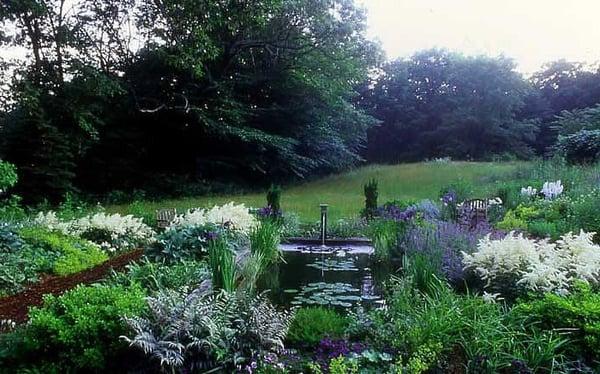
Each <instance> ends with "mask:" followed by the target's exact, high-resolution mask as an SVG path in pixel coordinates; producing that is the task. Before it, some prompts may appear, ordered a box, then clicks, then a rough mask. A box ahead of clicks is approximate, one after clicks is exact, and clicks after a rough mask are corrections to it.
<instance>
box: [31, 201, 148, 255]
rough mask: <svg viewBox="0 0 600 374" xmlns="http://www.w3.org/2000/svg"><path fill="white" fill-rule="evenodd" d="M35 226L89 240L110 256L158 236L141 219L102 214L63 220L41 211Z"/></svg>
mask: <svg viewBox="0 0 600 374" xmlns="http://www.w3.org/2000/svg"><path fill="white" fill-rule="evenodd" d="M34 223H35V224H37V225H39V226H43V227H46V228H48V229H49V230H52V231H60V232H62V233H64V234H67V235H74V236H77V237H80V238H84V239H88V240H90V241H92V242H95V243H97V244H99V245H100V247H101V248H102V249H103V250H105V251H107V252H109V253H115V252H122V251H127V250H131V249H134V248H136V247H142V246H145V245H147V244H150V243H152V242H153V241H154V237H155V234H156V233H155V232H154V230H152V228H150V226H148V225H146V224H145V223H144V222H143V220H142V219H141V218H137V217H134V216H132V215H126V216H122V215H120V214H107V213H103V212H100V213H95V214H92V215H89V216H85V217H81V218H78V219H74V220H62V219H60V218H59V217H58V216H57V215H56V213H55V212H52V211H49V212H45V213H44V212H42V213H39V214H38V215H37V216H36V218H35V220H34Z"/></svg>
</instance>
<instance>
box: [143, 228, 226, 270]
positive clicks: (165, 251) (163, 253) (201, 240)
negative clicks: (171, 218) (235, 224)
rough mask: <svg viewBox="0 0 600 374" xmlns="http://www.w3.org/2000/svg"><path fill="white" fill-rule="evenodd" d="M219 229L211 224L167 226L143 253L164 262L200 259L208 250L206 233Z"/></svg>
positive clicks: (218, 230) (154, 259)
mask: <svg viewBox="0 0 600 374" xmlns="http://www.w3.org/2000/svg"><path fill="white" fill-rule="evenodd" d="M220 231H221V230H220V229H219V228H218V227H216V226H215V225H212V224H206V225H202V226H181V227H173V228H169V229H167V230H165V231H164V232H163V233H161V234H160V235H158V237H157V238H156V241H155V242H154V243H152V244H150V245H149V246H147V247H146V248H145V254H146V256H148V258H150V259H152V260H153V261H157V262H166V263H174V262H178V261H181V260H186V259H187V260H200V259H202V258H203V257H204V256H206V253H207V251H208V249H207V248H208V235H209V234H210V233H216V232H220Z"/></svg>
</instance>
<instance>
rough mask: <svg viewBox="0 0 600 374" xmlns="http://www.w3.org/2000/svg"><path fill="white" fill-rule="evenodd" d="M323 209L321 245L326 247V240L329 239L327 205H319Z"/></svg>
mask: <svg viewBox="0 0 600 374" xmlns="http://www.w3.org/2000/svg"><path fill="white" fill-rule="evenodd" d="M319 206H320V207H321V245H322V246H325V239H326V238H327V207H328V206H329V205H327V204H321V205H319Z"/></svg>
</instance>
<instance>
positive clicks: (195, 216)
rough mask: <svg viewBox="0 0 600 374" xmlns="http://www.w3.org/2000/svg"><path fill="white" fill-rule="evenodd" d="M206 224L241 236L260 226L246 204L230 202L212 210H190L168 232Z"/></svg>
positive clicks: (175, 219)
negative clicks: (218, 226)
mask: <svg viewBox="0 0 600 374" xmlns="http://www.w3.org/2000/svg"><path fill="white" fill-rule="evenodd" d="M206 224H214V225H220V226H223V227H226V228H228V229H231V230H232V231H236V232H238V233H241V234H248V233H249V232H250V231H251V230H252V229H253V228H255V227H256V226H258V224H259V221H258V220H257V219H256V217H255V216H254V215H253V214H251V213H250V210H249V209H248V208H247V207H246V206H245V205H244V204H235V203H233V202H230V203H227V204H225V205H221V206H218V205H215V206H213V207H212V208H210V209H199V208H197V209H190V210H188V211H187V212H186V213H184V214H181V215H178V216H176V217H175V218H174V219H173V222H172V223H171V225H170V226H169V227H168V228H167V230H171V229H175V228H179V227H184V226H204V225H206Z"/></svg>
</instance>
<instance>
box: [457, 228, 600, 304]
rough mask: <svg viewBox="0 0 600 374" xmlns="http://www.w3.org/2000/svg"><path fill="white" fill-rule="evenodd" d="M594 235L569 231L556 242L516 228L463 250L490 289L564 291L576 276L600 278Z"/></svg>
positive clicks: (599, 254) (589, 279)
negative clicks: (497, 237)
mask: <svg viewBox="0 0 600 374" xmlns="http://www.w3.org/2000/svg"><path fill="white" fill-rule="evenodd" d="M593 236H594V233H586V232H584V231H580V233H579V234H578V235H574V234H573V233H568V234H565V235H563V236H562V237H561V239H560V240H558V241H556V243H550V242H549V241H548V240H533V239H528V238H526V237H524V236H523V235H522V234H518V235H516V234H515V233H513V232H511V233H510V234H508V235H507V236H506V237H505V238H503V239H499V240H493V239H491V238H490V237H489V236H486V237H485V238H483V239H481V240H480V241H479V244H478V246H477V251H476V252H474V253H472V254H468V253H466V252H463V263H464V264H465V269H467V270H470V271H472V272H474V273H475V274H477V275H478V276H479V277H480V278H481V279H482V280H483V281H484V282H485V286H484V288H485V289H487V290H493V291H496V292H499V293H505V292H506V293H508V292H509V289H511V288H513V291H516V292H519V291H534V292H554V293H557V294H561V295H564V294H568V293H569V292H570V288H571V286H572V284H573V282H574V281H576V280H581V281H583V282H586V283H593V284H596V283H598V281H599V280H600V246H598V245H594V243H593V242H592V238H593Z"/></svg>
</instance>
